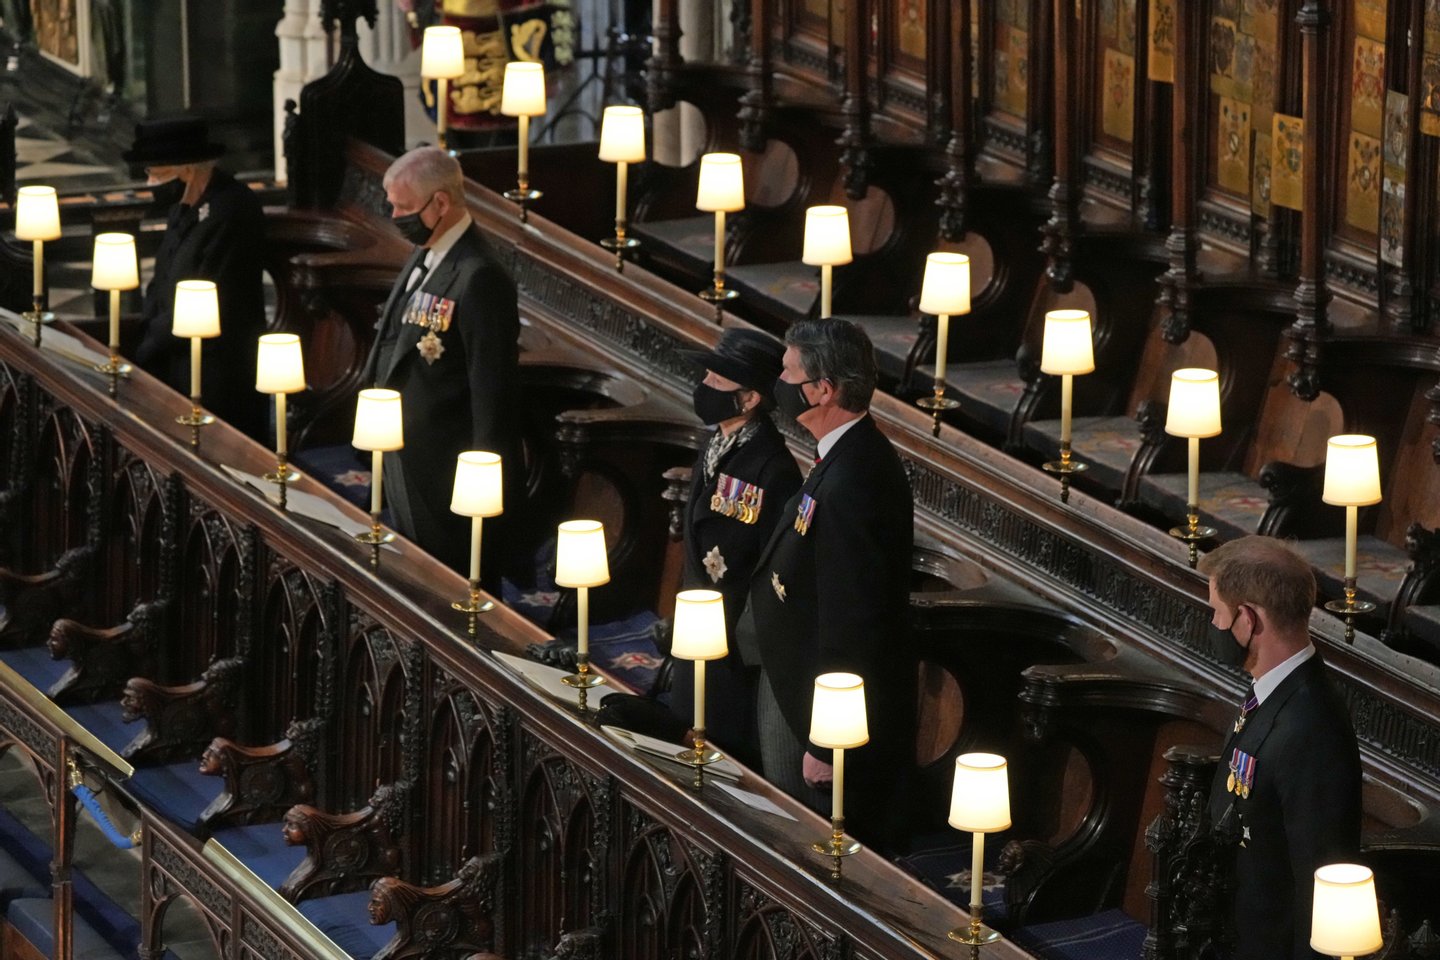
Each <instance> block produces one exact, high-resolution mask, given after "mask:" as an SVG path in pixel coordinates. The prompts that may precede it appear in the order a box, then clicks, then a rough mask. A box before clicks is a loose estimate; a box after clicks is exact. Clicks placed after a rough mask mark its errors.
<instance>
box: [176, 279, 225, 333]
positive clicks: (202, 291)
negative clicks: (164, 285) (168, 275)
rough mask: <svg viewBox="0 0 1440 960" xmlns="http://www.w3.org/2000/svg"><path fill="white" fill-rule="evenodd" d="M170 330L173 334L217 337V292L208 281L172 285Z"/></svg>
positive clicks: (218, 298) (218, 322) (181, 282)
mask: <svg viewBox="0 0 1440 960" xmlns="http://www.w3.org/2000/svg"><path fill="white" fill-rule="evenodd" d="M170 332H171V333H173V334H175V336H177V337H218V336H220V295H219V293H218V292H217V291H216V289H215V283H214V281H211V280H181V281H180V282H179V283H177V284H175V310H174V311H173V314H172V316H171V318H170Z"/></svg>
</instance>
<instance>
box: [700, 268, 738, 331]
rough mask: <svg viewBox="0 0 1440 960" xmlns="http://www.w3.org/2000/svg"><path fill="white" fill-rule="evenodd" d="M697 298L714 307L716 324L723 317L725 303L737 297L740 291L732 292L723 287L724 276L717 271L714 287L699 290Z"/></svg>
mask: <svg viewBox="0 0 1440 960" xmlns="http://www.w3.org/2000/svg"><path fill="white" fill-rule="evenodd" d="M697 296H699V297H700V299H701V300H704V301H706V302H707V303H713V304H714V305H715V322H716V323H717V324H718V323H720V321H721V319H722V318H723V316H724V313H725V304H726V302H728V301H730V300H734V299H736V298H737V297H739V296H740V291H739V290H732V289H730V288H729V287H727V286H725V274H723V273H721V272H719V271H718V270H717V271H716V273H715V285H714V286H712V287H706V288H705V289H704V290H701V291H700V292H699V293H698V294H697Z"/></svg>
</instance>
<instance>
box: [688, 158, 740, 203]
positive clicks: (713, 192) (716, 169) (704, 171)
mask: <svg viewBox="0 0 1440 960" xmlns="http://www.w3.org/2000/svg"><path fill="white" fill-rule="evenodd" d="M695 209H697V210H704V211H706V212H707V213H714V212H715V211H717V210H723V211H725V212H726V213H733V212H735V211H736V210H744V209H745V168H744V167H743V166H742V165H741V163H740V155H739V154H738V153H707V154H705V156H703V157H701V158H700V188H699V189H698V190H696V191H695Z"/></svg>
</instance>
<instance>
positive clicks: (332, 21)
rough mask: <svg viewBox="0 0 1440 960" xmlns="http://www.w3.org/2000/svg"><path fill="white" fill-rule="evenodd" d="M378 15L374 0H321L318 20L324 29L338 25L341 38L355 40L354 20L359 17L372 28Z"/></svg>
mask: <svg viewBox="0 0 1440 960" xmlns="http://www.w3.org/2000/svg"><path fill="white" fill-rule="evenodd" d="M378 16H379V10H378V9H377V8H376V6H375V0H321V4H320V22H321V23H322V24H324V25H325V29H326V30H330V29H332V28H334V27H336V26H339V28H340V39H341V40H349V41H353V40H355V38H356V36H357V34H356V27H355V21H356V20H358V19H360V18H361V17H364V18H365V22H366V23H368V24H369V25H370V28H371V29H372V30H373V29H374V28H375V20H376V18H377V17H378Z"/></svg>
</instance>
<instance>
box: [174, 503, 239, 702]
mask: <svg viewBox="0 0 1440 960" xmlns="http://www.w3.org/2000/svg"><path fill="white" fill-rule="evenodd" d="M178 541H179V542H178V544H177V563H176V576H175V592H176V594H177V596H179V597H183V598H184V602H183V603H177V604H176V611H175V634H176V636H177V638H179V639H180V642H179V643H176V644H175V645H174V647H175V654H176V656H177V658H178V659H179V660H180V662H181V665H182V666H183V668H184V669H183V670H181V671H177V672H181V673H182V674H184V675H186V676H188V677H190V678H193V677H197V676H199V675H200V672H201V671H202V670H204V668H205V665H206V664H207V663H209V662H210V661H211V660H212V659H217V660H218V659H226V658H229V657H234V656H242V657H243V656H246V655H248V653H249V652H250V627H251V623H250V611H251V610H253V609H254V607H253V599H254V598H253V592H254V575H253V570H252V564H253V562H254V548H253V543H252V541H251V539H250V538H249V537H246V536H245V534H244V531H242V530H240V529H237V527H236V524H235V523H234V522H233V521H232V520H231V519H230V518H228V517H226V516H225V515H224V514H222V513H220V512H219V511H218V510H216V509H215V508H214V507H213V506H212V505H210V504H208V503H205V502H204V501H201V500H199V499H198V498H190V499H188V500H187V501H186V504H185V511H184V518H183V520H182V522H181V524H180V531H179V535H178Z"/></svg>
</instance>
